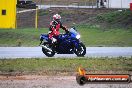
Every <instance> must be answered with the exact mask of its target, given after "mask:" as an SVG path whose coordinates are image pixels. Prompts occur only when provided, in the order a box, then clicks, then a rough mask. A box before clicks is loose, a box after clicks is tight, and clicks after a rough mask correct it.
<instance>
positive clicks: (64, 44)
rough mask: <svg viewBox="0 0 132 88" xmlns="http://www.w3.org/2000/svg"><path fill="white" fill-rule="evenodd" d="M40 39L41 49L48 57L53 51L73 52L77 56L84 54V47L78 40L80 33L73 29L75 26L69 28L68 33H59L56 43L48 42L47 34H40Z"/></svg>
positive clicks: (52, 54) (58, 52)
mask: <svg viewBox="0 0 132 88" xmlns="http://www.w3.org/2000/svg"><path fill="white" fill-rule="evenodd" d="M40 41H41V43H40V46H41V47H42V51H43V53H44V54H45V55H46V56H48V57H53V56H54V55H55V53H57V54H74V53H75V54H76V55H77V56H79V57H81V56H84V55H85V54H86V47H85V45H84V44H83V43H82V42H81V41H80V34H79V33H78V32H77V31H76V30H75V27H73V28H70V29H69V32H68V33H65V34H60V35H59V36H58V38H57V43H51V42H49V38H48V34H41V35H40Z"/></svg>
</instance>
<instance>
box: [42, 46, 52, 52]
mask: <svg viewBox="0 0 132 88" xmlns="http://www.w3.org/2000/svg"><path fill="white" fill-rule="evenodd" d="M40 46H41V47H42V48H44V49H46V50H48V51H49V52H53V51H52V50H51V49H49V48H48V47H46V46H44V45H40Z"/></svg>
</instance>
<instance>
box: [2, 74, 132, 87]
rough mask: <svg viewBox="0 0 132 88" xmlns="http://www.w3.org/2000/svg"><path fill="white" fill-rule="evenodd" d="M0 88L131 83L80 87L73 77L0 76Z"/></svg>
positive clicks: (131, 85) (123, 85) (121, 85)
mask: <svg viewBox="0 0 132 88" xmlns="http://www.w3.org/2000/svg"><path fill="white" fill-rule="evenodd" d="M0 88H132V83H129V84H85V85H83V86H80V85H79V84H77V82H76V78H75V76H36V75H32V76H30V75H28V76H10V77H7V76H0Z"/></svg>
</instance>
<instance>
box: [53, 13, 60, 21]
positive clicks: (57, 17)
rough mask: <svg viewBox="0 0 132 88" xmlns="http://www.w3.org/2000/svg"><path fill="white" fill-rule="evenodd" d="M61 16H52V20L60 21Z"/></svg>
mask: <svg viewBox="0 0 132 88" xmlns="http://www.w3.org/2000/svg"><path fill="white" fill-rule="evenodd" d="M60 19H61V16H60V15H59V14H55V15H53V20H60Z"/></svg>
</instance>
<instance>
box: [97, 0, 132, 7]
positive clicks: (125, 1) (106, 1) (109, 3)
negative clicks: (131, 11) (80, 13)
mask: <svg viewBox="0 0 132 88" xmlns="http://www.w3.org/2000/svg"><path fill="white" fill-rule="evenodd" d="M98 2H99V7H106V8H130V3H132V0H98ZM102 2H103V5H104V6H101V3H102Z"/></svg>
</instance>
